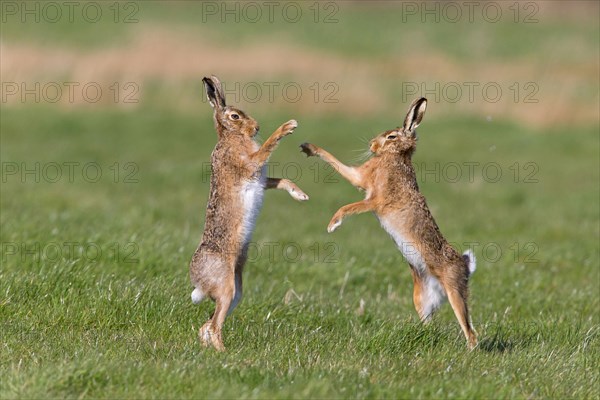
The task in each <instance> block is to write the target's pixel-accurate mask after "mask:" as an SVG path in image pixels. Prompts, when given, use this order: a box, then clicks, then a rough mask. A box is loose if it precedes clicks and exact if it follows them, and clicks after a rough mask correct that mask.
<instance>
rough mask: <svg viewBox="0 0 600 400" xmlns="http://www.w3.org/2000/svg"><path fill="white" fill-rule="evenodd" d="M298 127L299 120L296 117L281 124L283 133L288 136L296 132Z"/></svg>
mask: <svg viewBox="0 0 600 400" xmlns="http://www.w3.org/2000/svg"><path fill="white" fill-rule="evenodd" d="M297 127H298V122H297V121H296V120H295V119H290V120H289V121H288V122H286V123H285V124H283V125H281V135H282V136H287V135H291V134H292V133H293V132H294V129H296V128H297Z"/></svg>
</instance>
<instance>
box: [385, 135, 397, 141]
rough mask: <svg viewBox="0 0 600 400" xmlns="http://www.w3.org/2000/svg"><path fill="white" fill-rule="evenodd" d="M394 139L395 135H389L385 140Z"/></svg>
mask: <svg viewBox="0 0 600 400" xmlns="http://www.w3.org/2000/svg"><path fill="white" fill-rule="evenodd" d="M394 139H396V135H390V136H388V137H387V140H394Z"/></svg>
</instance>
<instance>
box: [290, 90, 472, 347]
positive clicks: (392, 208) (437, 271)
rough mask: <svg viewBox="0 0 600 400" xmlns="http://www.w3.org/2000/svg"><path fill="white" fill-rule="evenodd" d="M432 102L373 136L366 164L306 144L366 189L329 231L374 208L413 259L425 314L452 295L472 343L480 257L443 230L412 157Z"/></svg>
mask: <svg viewBox="0 0 600 400" xmlns="http://www.w3.org/2000/svg"><path fill="white" fill-rule="evenodd" d="M426 107H427V99H425V98H420V99H417V100H415V101H413V103H412V104H411V106H410V108H409V111H408V114H407V116H406V119H405V120H404V125H403V126H402V127H398V128H396V129H393V130H389V131H387V132H384V133H382V134H380V135H379V136H377V137H375V138H374V139H373V140H371V142H370V151H371V153H372V154H373V157H372V158H370V159H369V160H368V161H367V162H365V163H364V164H362V165H360V166H355V167H352V166H346V165H344V164H342V163H341V162H339V161H338V160H337V159H336V158H335V157H334V156H332V155H331V154H330V153H328V152H327V151H325V150H323V149H321V148H319V147H317V146H315V145H312V144H309V143H304V144H302V145H301V149H302V151H303V152H304V153H306V155H307V156H309V157H310V156H317V157H320V158H321V159H322V160H324V161H326V162H327V163H329V164H331V165H332V166H333V167H334V168H335V169H336V170H337V171H338V172H339V173H340V174H341V175H342V176H343V177H344V178H345V179H347V180H348V181H349V182H350V183H351V184H352V185H354V186H355V187H357V188H359V189H361V190H364V191H365V192H366V196H365V199H364V200H362V201H358V202H356V203H352V204H348V205H346V206H344V207H342V208H340V209H339V210H338V211H337V212H336V213H335V215H334V216H333V218H332V219H331V222H330V223H329V226H328V227H327V231H328V232H330V233H331V232H333V231H334V230H336V229H337V228H338V227H339V226H340V225H341V224H342V220H343V219H344V217H346V216H348V215H351V214H360V213H364V212H367V211H372V212H374V213H375V215H376V216H377V218H378V219H379V221H380V223H381V225H382V227H383V228H384V229H385V230H386V231H387V232H388V234H390V236H391V237H392V238H393V239H394V241H395V242H396V245H397V246H398V248H399V249H400V251H401V252H402V254H403V255H404V257H405V258H406V260H407V261H408V263H409V265H410V268H411V272H412V277H413V282H414V292H413V301H414V304H415V308H416V310H417V312H418V314H419V317H420V318H421V320H422V321H423V322H428V321H429V320H430V318H431V316H432V314H433V313H434V312H435V311H436V310H437V309H438V308H439V306H440V305H441V304H442V302H443V301H444V300H445V299H446V298H447V299H448V300H449V301H450V305H451V306H452V309H453V310H454V313H455V315H456V318H457V319H458V322H459V323H460V326H461V328H462V330H463V332H464V334H465V337H466V338H467V343H468V346H469V348H474V347H475V346H476V345H477V336H476V333H475V330H474V329H473V326H472V324H471V320H470V317H469V309H468V307H467V297H468V283H469V276H470V275H471V274H472V273H473V272H474V271H475V257H474V255H473V252H472V251H470V250H468V251H466V252H465V253H464V254H463V255H462V256H461V255H460V254H459V253H458V252H457V251H456V250H455V249H454V248H453V247H452V246H450V244H449V243H448V242H447V241H446V239H445V238H444V237H443V236H442V233H441V232H440V229H439V228H438V226H437V224H436V222H435V220H434V219H433V216H432V215H431V212H430V211H429V208H428V207H427V202H426V201H425V197H423V195H422V194H421V192H420V191H419V187H418V185H417V178H416V175H415V170H414V168H413V165H412V162H411V158H412V155H413V153H414V151H415V148H416V145H417V132H416V128H417V126H419V124H420V123H421V120H422V119H423V115H424V114H425V109H426Z"/></svg>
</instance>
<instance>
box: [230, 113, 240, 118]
mask: <svg viewBox="0 0 600 400" xmlns="http://www.w3.org/2000/svg"><path fill="white" fill-rule="evenodd" d="M231 119H240V116H239V115H237V114H231Z"/></svg>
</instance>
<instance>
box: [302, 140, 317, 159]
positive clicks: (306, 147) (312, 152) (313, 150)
mask: <svg viewBox="0 0 600 400" xmlns="http://www.w3.org/2000/svg"><path fill="white" fill-rule="evenodd" d="M300 149H301V151H302V152H303V153H304V154H306V156H307V157H314V156H316V155H317V146H315V145H314V144H310V143H302V144H301V145H300Z"/></svg>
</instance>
